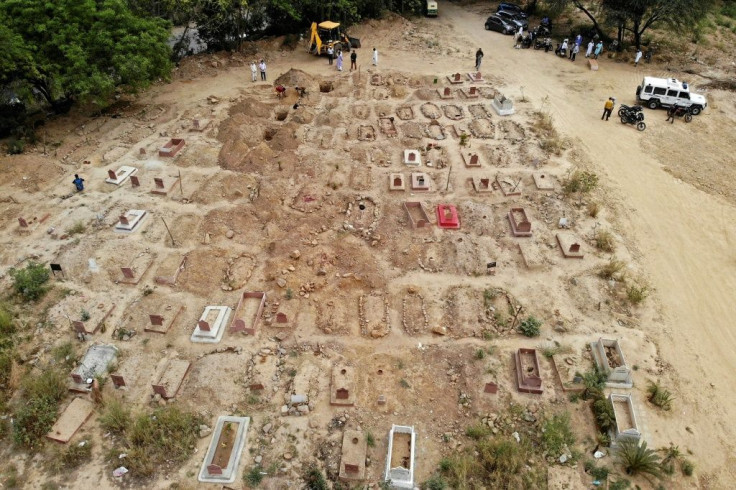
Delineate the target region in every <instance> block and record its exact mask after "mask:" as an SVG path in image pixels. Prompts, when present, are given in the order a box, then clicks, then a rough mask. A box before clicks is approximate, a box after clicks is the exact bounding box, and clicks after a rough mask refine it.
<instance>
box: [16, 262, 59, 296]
mask: <svg viewBox="0 0 736 490" xmlns="http://www.w3.org/2000/svg"><path fill="white" fill-rule="evenodd" d="M8 273H9V274H10V277H11V278H12V279H13V289H15V292H16V293H17V294H20V295H21V296H22V297H23V299H25V300H28V301H35V300H37V299H39V298H40V297H41V296H43V295H44V294H45V293H46V290H47V288H46V286H44V284H46V282H47V281H48V280H49V276H50V273H49V270H48V269H47V268H46V267H45V266H44V265H43V264H39V263H37V262H29V263H28V265H27V266H26V267H25V269H15V268H11V269H10V270H9V271H8Z"/></svg>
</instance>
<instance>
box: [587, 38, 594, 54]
mask: <svg viewBox="0 0 736 490" xmlns="http://www.w3.org/2000/svg"><path fill="white" fill-rule="evenodd" d="M594 47H595V43H594V42H593V40H592V39H591V41H590V42H589V43H588V50H587V51H586V52H585V57H586V58H590V55H591V54H593V48H594Z"/></svg>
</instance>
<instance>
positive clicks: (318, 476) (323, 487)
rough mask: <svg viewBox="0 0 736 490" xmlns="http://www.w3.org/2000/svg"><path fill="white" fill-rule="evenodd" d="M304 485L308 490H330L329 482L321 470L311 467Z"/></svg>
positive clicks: (305, 477) (305, 476)
mask: <svg viewBox="0 0 736 490" xmlns="http://www.w3.org/2000/svg"><path fill="white" fill-rule="evenodd" d="M304 483H305V485H306V488H307V489H308V490H329V488H330V487H329V486H328V485H327V480H325V476H324V475H323V474H322V471H320V469H319V468H317V467H316V466H311V467H310V468H309V469H308V470H307V473H306V474H305V475H304Z"/></svg>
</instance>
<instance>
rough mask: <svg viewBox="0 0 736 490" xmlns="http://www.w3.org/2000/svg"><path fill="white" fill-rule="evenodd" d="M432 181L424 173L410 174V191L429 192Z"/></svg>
mask: <svg viewBox="0 0 736 490" xmlns="http://www.w3.org/2000/svg"><path fill="white" fill-rule="evenodd" d="M431 183H432V180H431V179H430V178H429V175H427V174H425V173H424V172H412V173H411V190H413V191H429V190H430V189H431Z"/></svg>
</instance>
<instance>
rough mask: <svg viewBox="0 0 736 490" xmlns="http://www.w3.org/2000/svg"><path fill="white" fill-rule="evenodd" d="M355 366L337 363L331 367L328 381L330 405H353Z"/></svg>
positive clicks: (354, 396)
mask: <svg viewBox="0 0 736 490" xmlns="http://www.w3.org/2000/svg"><path fill="white" fill-rule="evenodd" d="M355 379H356V376H355V368H354V367H352V366H347V365H344V364H338V365H336V366H334V367H333V368H332V377H331V381H330V405H343V406H348V407H351V406H353V405H355V398H356V395H357V393H356V388H357V387H356V386H355Z"/></svg>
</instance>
